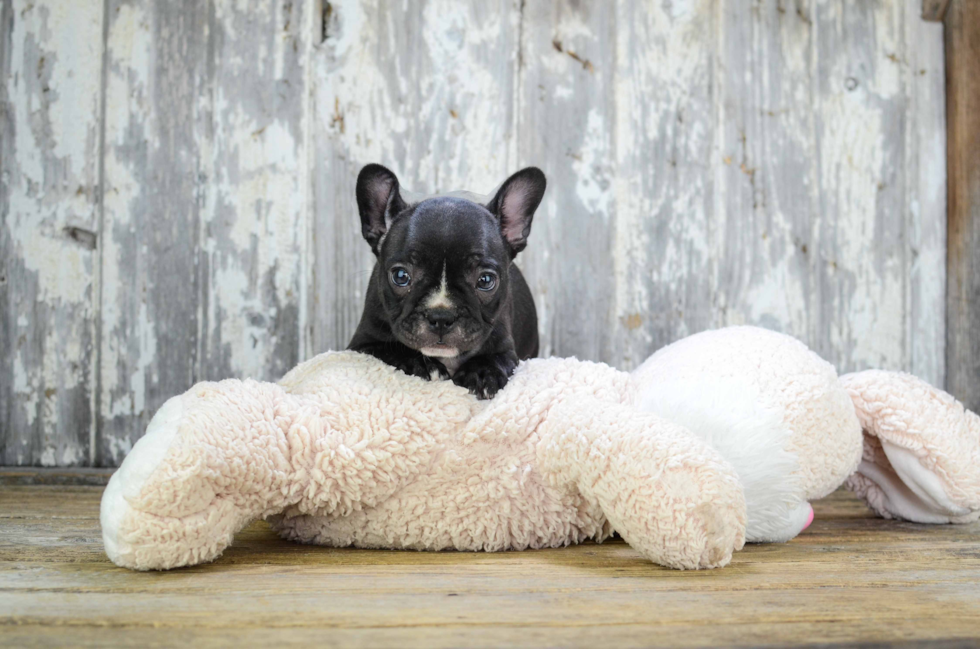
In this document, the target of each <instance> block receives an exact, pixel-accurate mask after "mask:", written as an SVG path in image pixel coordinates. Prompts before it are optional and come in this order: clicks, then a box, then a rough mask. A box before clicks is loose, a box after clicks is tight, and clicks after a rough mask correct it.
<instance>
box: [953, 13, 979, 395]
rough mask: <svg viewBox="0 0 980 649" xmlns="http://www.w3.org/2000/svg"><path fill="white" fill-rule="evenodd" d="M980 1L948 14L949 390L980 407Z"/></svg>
mask: <svg viewBox="0 0 980 649" xmlns="http://www.w3.org/2000/svg"><path fill="white" fill-rule="evenodd" d="M978 60H980V4H978V3H976V2H964V1H961V0H956V1H955V2H952V3H951V4H950V7H949V11H948V13H947V15H946V109H947V113H946V120H947V122H946V124H947V131H946V133H947V138H946V139H947V147H948V158H947V159H948V178H949V226H948V227H949V230H948V239H947V245H948V256H947V262H946V272H947V277H948V282H949V284H948V292H947V298H946V317H947V326H948V329H947V334H946V367H947V370H946V372H947V373H946V389H947V390H949V392H950V393H952V394H953V395H954V396H955V397H957V398H958V399H960V400H961V401H962V402H963V404H964V405H965V406H966V407H967V408H970V409H971V410H974V411H980V327H978V326H977V324H978V323H980V157H978V156H977V151H980V79H978V78H977V67H976V66H977V61H978Z"/></svg>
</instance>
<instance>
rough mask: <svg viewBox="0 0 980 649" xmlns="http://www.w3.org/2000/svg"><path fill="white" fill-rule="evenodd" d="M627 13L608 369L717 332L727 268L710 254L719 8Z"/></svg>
mask: <svg viewBox="0 0 980 649" xmlns="http://www.w3.org/2000/svg"><path fill="white" fill-rule="evenodd" d="M615 13H616V24H617V37H616V44H617V49H616V72H615V73H616V78H615V101H616V106H615V115H616V120H615V131H614V135H613V140H614V142H615V154H614V156H613V157H614V160H615V173H614V174H613V177H614V178H615V181H614V183H613V190H612V194H613V196H614V197H615V220H614V222H613V224H612V230H613V242H612V248H613V250H612V255H611V257H612V260H611V263H612V266H613V269H614V273H615V286H614V301H613V304H611V305H610V308H611V314H610V318H609V319H608V325H607V326H608V327H609V328H610V330H611V335H610V346H609V348H607V349H604V352H603V355H602V358H603V360H606V361H608V362H610V363H612V364H614V365H616V366H617V367H623V368H632V367H635V366H636V365H638V364H639V363H641V362H642V361H643V360H644V359H645V358H646V357H647V356H649V355H650V354H651V353H652V352H654V351H656V350H657V349H658V348H660V347H662V346H664V345H666V344H668V343H670V342H673V341H674V340H676V339H677V338H680V337H682V336H684V335H687V334H691V333H696V332H698V331H701V330H704V329H707V328H710V327H711V326H712V325H713V323H714V322H715V318H714V305H713V304H712V295H713V294H714V289H715V283H716V282H715V280H714V276H715V274H716V272H717V269H716V263H717V260H716V259H715V257H714V255H712V254H711V253H710V251H709V249H708V247H709V246H710V241H711V237H712V227H713V225H712V224H713V218H714V212H715V189H714V186H715V181H714V179H713V177H712V173H711V168H712V167H711V161H712V160H713V159H714V157H715V154H714V150H715V146H716V145H715V135H716V107H715V89H714V88H713V82H712V78H713V76H714V68H715V65H716V54H715V51H714V43H715V40H716V38H717V36H718V35H719V34H720V29H719V27H718V25H717V24H716V21H717V16H716V15H715V8H714V4H713V3H710V2H698V3H694V4H692V5H689V6H687V7H680V6H673V5H669V4H658V5H654V6H651V5H650V4H649V3H645V2H639V1H634V0H628V1H623V2H619V3H618V4H617V5H616V12H615ZM571 216H572V214H569V213H563V214H562V218H563V219H566V220H568V219H570V218H571ZM571 351H573V352H574V351H576V350H571Z"/></svg>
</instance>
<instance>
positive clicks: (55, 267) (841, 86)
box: [0, 0, 946, 465]
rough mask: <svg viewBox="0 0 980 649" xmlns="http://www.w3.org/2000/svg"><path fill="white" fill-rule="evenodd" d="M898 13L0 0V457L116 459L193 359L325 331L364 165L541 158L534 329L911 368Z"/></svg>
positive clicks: (354, 272) (258, 362)
mask: <svg viewBox="0 0 980 649" xmlns="http://www.w3.org/2000/svg"><path fill="white" fill-rule="evenodd" d="M920 4H921V3H920V1H919V0H877V1H874V2H848V1H845V0H752V1H749V0H746V1H745V2H741V1H739V2H736V1H734V0H727V1H725V0H688V1H682V0H674V1H673V2H669V3H663V2H654V1H652V0H616V1H615V2H608V3H607V2H602V3H598V2H596V3H590V2H583V1H581V0H490V1H485V0H480V1H476V0H473V1H471V2H470V1H468V2H463V1H459V0H420V1H419V2H412V3H394V2H385V1H383V0H343V1H332V2H327V1H326V0H275V1H268V2H259V1H257V0H253V1H246V0H238V1H234V2H233V1H232V0H212V1H210V2H203V1H196V0H182V1H180V2H163V1H162V0H128V1H123V0H109V1H108V2H102V0H88V1H82V0H80V1H79V2H73V3H67V2H61V1H60V0H46V1H41V0H33V1H27V0H5V2H4V4H3V9H2V16H0V39H2V41H0V46H2V47H0V69H2V72H3V85H2V93H3V95H2V102H3V112H2V115H0V119H2V122H0V126H2V142H0V165H2V184H0V201H2V208H3V223H2V227H0V253H2V261H0V305H2V307H0V308H2V309H3V310H2V312H0V464H59V465H85V464H95V465H113V464H117V463H118V462H119V461H120V460H121V458H122V457H123V456H124V455H125V453H126V451H127V450H128V449H129V448H130V447H131V446H132V443H133V442H134V441H135V440H136V439H138V437H139V435H140V434H141V432H142V430H143V428H144V427H145V425H146V422H147V421H148V419H149V417H150V416H152V414H153V412H154V411H155V410H156V408H158V407H159V405H160V404H161V403H162V402H163V401H164V400H165V399H166V398H167V397H168V396H169V395H172V394H174V393H177V392H180V391H183V390H184V389H186V388H187V387H188V386H189V385H191V384H192V383H193V382H194V381H196V380H201V379H208V378H223V377H226V376H244V375H248V376H253V377H258V378H265V379H274V378H276V377H278V376H279V375H281V374H282V373H283V371H284V370H285V369H287V368H288V367H290V366H291V365H293V364H295V363H296V362H297V361H298V360H299V359H302V358H305V357H308V356H310V355H312V354H314V353H317V352H319V351H322V350H325V349H328V348H337V347H342V346H344V345H345V344H346V342H347V340H348V338H349V337H350V335H351V333H352V332H353V330H354V327H355V326H356V323H357V319H358V317H359V315H360V307H361V302H362V300H363V291H364V288H365V284H366V281H367V274H368V272H369V270H370V267H371V263H372V258H371V255H370V252H369V250H368V248H367V246H366V245H365V244H364V243H363V242H362V241H361V239H360V235H359V224H358V222H357V218H356V213H355V209H354V204H353V182H354V178H355V176H356V174H357V171H358V169H359V168H360V166H361V165H363V164H364V163H366V162H370V161H379V162H382V163H384V164H387V165H389V166H390V167H392V168H393V169H394V170H395V171H396V172H397V173H398V174H399V177H400V178H401V180H402V183H403V184H404V185H405V186H407V187H409V188H411V189H415V190H418V191H425V192H428V191H440V190H446V189H457V188H466V189H471V190H475V191H480V192H487V191H489V190H490V189H492V188H493V187H494V186H495V185H497V184H498V183H499V182H501V181H502V180H503V178H504V177H506V175H507V174H508V173H510V172H512V171H514V170H516V169H517V168H519V167H520V166H523V165H528V164H535V165H537V166H540V167H542V168H543V169H544V170H545V171H546V173H547V174H548V176H549V181H550V188H549V191H548V194H547V196H546V199H545V202H544V203H543V205H542V207H541V209H540V210H539V212H538V215H537V217H536V220H535V223H534V227H533V230H532V236H531V242H530V246H529V248H528V250H527V251H526V252H525V253H523V254H522V256H521V257H520V258H519V261H520V264H521V265H522V267H523V268H524V269H525V270H526V273H527V276H528V279H529V281H530V283H531V286H532V288H533V290H534V292H535V298H536V301H537V305H538V310H539V314H540V326H541V334H542V341H543V347H542V351H543V353H545V354H558V355H577V356H579V357H582V358H592V359H601V360H604V361H607V362H610V363H612V364H614V365H617V366H619V367H623V368H630V367H633V366H635V365H636V364H637V363H638V362H639V361H641V360H642V359H643V358H644V357H645V356H646V355H648V354H649V353H651V352H652V351H653V350H655V349H657V348H658V347H660V346H661V345H663V344H665V343H668V342H670V341H671V340H674V339H677V338H679V337H681V336H684V335H687V334H691V333H694V332H697V331H700V330H702V329H706V328H711V327H717V326H723V325H726V324H736V323H754V324H759V325H762V326H766V327H770V328H773V329H777V330H780V331H785V332H788V333H791V334H794V335H797V336H799V337H801V338H802V339H803V340H805V341H806V342H807V343H808V344H810V345H811V346H813V347H814V348H815V349H816V350H817V351H819V352H820V353H821V354H823V355H824V356H825V357H827V358H828V359H829V360H831V361H832V362H834V363H835V364H836V365H837V366H838V367H839V368H840V369H841V370H845V371H847V370H852V369H858V368H864V367H885V368H896V369H905V370H910V371H912V372H915V373H916V374H919V375H920V376H923V377H924V378H926V379H927V380H929V381H931V382H933V383H936V384H940V385H941V384H942V383H943V381H944V376H945V355H944V350H945V308H944V305H945V277H946V275H945V263H946V252H945V245H946V225H945V218H946V191H945V178H946V176H945V169H946V166H945V112H944V111H945V104H944V93H943V74H944V70H943V45H942V27H941V26H940V25H938V24H933V23H926V22H923V21H921V20H920V17H919V12H920Z"/></svg>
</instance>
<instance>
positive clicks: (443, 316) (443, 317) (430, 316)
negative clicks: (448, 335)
mask: <svg viewBox="0 0 980 649" xmlns="http://www.w3.org/2000/svg"><path fill="white" fill-rule="evenodd" d="M425 317H426V319H427V320H428V321H429V326H430V327H432V330H433V331H435V332H436V333H440V334H441V333H445V332H447V331H448V330H449V328H450V327H451V326H453V323H454V322H456V313H455V312H453V311H452V310H451V309H429V310H428V311H426V312H425Z"/></svg>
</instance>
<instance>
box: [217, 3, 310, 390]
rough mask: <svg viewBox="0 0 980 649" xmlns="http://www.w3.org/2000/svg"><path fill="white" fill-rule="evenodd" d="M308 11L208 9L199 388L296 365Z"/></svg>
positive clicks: (303, 280)
mask: <svg viewBox="0 0 980 649" xmlns="http://www.w3.org/2000/svg"><path fill="white" fill-rule="evenodd" d="M316 4H317V3H316V2H314V1H313V0H309V1H308V2H301V1H294V2H288V1H286V2H249V3H244V4H243V3H239V2H231V1H222V2H214V3H212V7H213V13H212V15H211V16H210V19H209V23H208V29H207V38H208V56H209V57H210V60H209V62H208V65H209V69H208V79H207V82H206V88H207V92H208V93H209V100H208V105H207V108H206V111H207V113H208V132H207V136H208V139H209V140H210V141H209V142H208V150H207V151H206V153H205V154H204V156H203V157H204V160H203V162H202V166H203V167H204V168H205V169H206V171H205V174H206V180H207V185H206V187H205V190H204V191H205V194H206V195H205V198H204V205H205V208H204V218H203V233H202V243H201V275H202V283H203V287H202V296H203V299H204V304H203V305H202V307H201V312H202V314H201V340H200V345H201V367H200V370H199V373H200V376H201V378H206V379H222V378H226V377H229V376H249V377H254V378H261V379H266V380H269V379H278V378H279V377H281V376H282V375H283V374H285V373H286V371H288V370H289V369H291V368H292V367H293V366H295V365H296V364H297V363H298V362H299V358H300V330H301V317H304V316H303V315H301V312H302V308H303V307H305V305H301V303H300V301H301V298H302V297H303V295H304V292H305V290H306V284H307V282H308V281H309V277H308V274H307V272H306V268H305V266H304V264H305V257H304V255H305V249H306V245H307V242H308V238H309V233H308V230H309V227H310V224H309V219H308V210H307V200H308V198H309V193H310V186H309V171H308V166H309V165H308V160H307V157H308V156H307V148H308V147H309V146H311V142H310V140H309V138H308V137H307V136H306V130H305V129H306V119H307V117H308V114H309V111H308V106H307V104H308V102H307V96H308V93H309V89H308V85H307V82H306V74H307V68H308V61H307V59H308V56H309V48H310V42H311V39H312V38H313V30H312V29H311V26H310V21H311V19H312V16H313V14H312V12H311V11H310V9H311V6H312V5H316Z"/></svg>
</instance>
